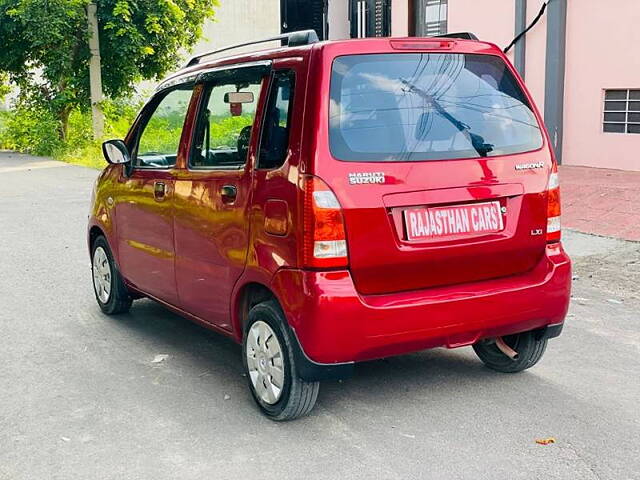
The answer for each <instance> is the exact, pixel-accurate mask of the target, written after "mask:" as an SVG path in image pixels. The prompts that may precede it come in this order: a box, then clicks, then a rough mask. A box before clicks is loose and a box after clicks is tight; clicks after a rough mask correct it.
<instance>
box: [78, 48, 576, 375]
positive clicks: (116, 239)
mask: <svg viewBox="0 0 640 480" xmlns="http://www.w3.org/2000/svg"><path fill="white" fill-rule="evenodd" d="M442 51H446V52H447V53H475V54H483V55H493V56H497V57H500V58H502V59H503V60H504V61H505V63H506V64H507V65H508V68H509V69H510V70H511V71H512V73H513V74H514V76H515V78H516V79H517V81H518V83H519V84H520V86H521V88H522V89H523V91H524V92H525V95H526V96H527V99H528V100H529V102H530V104H531V105H534V104H533V101H532V99H531V97H530V95H529V93H528V92H527V90H526V88H525V87H524V85H523V84H522V81H521V80H520V77H519V76H518V75H517V73H516V72H515V71H514V70H513V67H511V65H510V64H509V62H508V60H507V59H506V57H505V56H504V55H503V54H502V52H501V51H500V50H499V49H498V48H497V47H496V46H494V45H491V44H488V43H484V42H477V41H466V40H451V39H447V40H438V41H430V40H428V39H392V40H390V39H364V40H350V41H342V42H322V43H319V44H315V45H312V46H305V47H295V48H281V49H277V50H271V51H265V52H257V53H253V54H245V55H239V56H235V57H230V58H227V59H224V60H219V61H217V62H215V63H209V64H204V65H197V66H195V67H190V68H189V69H186V70H184V71H182V72H179V73H178V74H176V75H174V76H173V77H170V78H169V79H168V81H170V80H172V79H174V80H175V79H178V78H180V77H182V76H184V75H188V74H192V73H195V72H198V71H201V70H206V69H211V68H213V67H223V66H225V65H235V64H239V63H247V62H256V61H261V60H271V61H272V62H273V64H272V68H273V69H274V70H277V69H286V70H293V71H295V74H296V79H295V91H294V92H295V93H294V99H293V118H294V119H295V120H294V122H293V124H292V127H291V131H290V134H289V149H288V152H287V160H286V161H285V163H284V165H283V166H282V167H280V168H276V169H272V170H259V169H256V165H257V160H256V159H257V150H258V148H259V142H260V135H259V133H257V132H260V130H261V128H260V127H261V118H262V112H263V110H264V108H265V103H266V99H265V97H266V95H265V92H266V91H268V86H269V80H268V79H265V80H264V83H263V93H262V94H261V95H260V99H259V100H258V101H259V103H258V109H257V114H256V124H255V126H254V132H253V134H252V139H251V143H250V147H249V154H248V159H247V163H246V166H245V167H244V169H240V170H236V171H233V172H230V171H207V172H200V171H191V170H189V169H188V168H187V161H186V158H187V152H189V151H190V150H189V149H190V148H191V138H192V130H193V127H194V124H195V116H196V107H197V105H198V103H199V102H200V97H201V95H202V89H201V88H200V87H198V86H196V88H195V90H194V95H193V98H192V101H191V106H190V109H189V113H188V115H187V119H186V121H185V127H184V131H183V136H182V143H181V147H180V152H179V154H178V159H177V163H176V165H175V168H172V169H170V170H168V171H166V172H158V171H145V172H136V171H135V170H134V173H133V174H132V175H131V176H127V175H126V173H125V169H124V167H123V166H122V165H111V166H109V167H107V169H106V170H105V172H103V174H102V175H101V177H100V178H99V181H98V182H97V190H96V192H94V196H95V201H94V202H93V207H92V215H91V218H90V224H89V225H90V231H91V232H92V234H95V230H91V229H96V228H99V229H100V230H101V231H103V232H104V233H105V235H106V237H107V240H108V241H109V244H110V245H111V246H112V250H113V252H114V256H115V259H116V262H117V263H118V265H119V268H120V269H121V272H122V273H123V275H124V277H125V279H126V281H127V283H128V285H129V286H130V287H131V288H133V289H135V290H137V291H139V292H140V293H142V294H145V295H149V296H151V297H153V298H155V299H157V300H159V301H161V302H163V303H164V304H166V305H168V306H169V307H170V308H172V309H173V310H175V311H178V312H179V313H181V314H183V315H185V316H188V317H189V318H191V319H193V320H195V321H197V322H199V323H201V324H204V325H207V326H208V327H210V328H213V329H215V330H217V331H220V332H223V333H225V334H227V335H230V336H232V337H233V338H235V339H236V340H237V341H241V339H242V329H243V326H242V320H243V312H242V308H243V304H242V299H243V294H244V292H245V291H246V289H247V288H249V287H250V286H253V285H261V286H263V287H264V288H267V289H269V290H270V291H271V292H272V293H273V295H274V296H275V297H276V298H277V299H278V301H279V302H280V305H281V307H282V309H283V311H284V313H285V315H286V317H287V319H288V321H289V324H290V326H291V328H292V330H293V331H294V332H295V334H296V336H297V338H298V340H299V343H300V346H301V347H302V350H303V352H304V353H305V354H306V356H307V357H308V358H309V359H310V360H311V361H313V362H316V363H321V364H335V363H343V362H354V361H360V360H368V359H373V358H380V357H384V356H388V355H396V354H401V353H406V352H411V351H415V350H419V349H424V348H430V347H437V346H446V347H456V346H461V345H469V344H472V343H474V342H476V341H478V340H479V339H482V338H485V337H493V336H500V335H506V334H510V333H516V332H521V331H527V330H532V329H538V328H544V327H545V326H548V325H556V324H561V323H562V322H563V320H564V317H565V315H566V311H567V308H568V302H569V297H570V282H571V267H570V261H569V259H568V257H567V255H566V254H565V253H564V251H563V249H562V246H561V244H560V243H553V244H547V242H546V239H545V236H544V235H532V234H531V232H532V231H534V230H540V229H545V228H546V224H547V184H548V179H549V174H550V172H551V171H552V169H553V167H554V163H555V159H554V156H553V152H552V149H551V148H550V143H549V139H548V135H547V134H546V132H544V129H543V132H544V133H543V140H544V141H543V146H542V147H541V148H540V149H538V150H535V151H531V152H526V153H520V154H516V155H504V156H496V157H488V158H472V159H454V160H442V161H425V162H410V163H409V162H384V163H380V162H366V161H363V162H351V161H348V162H347V161H340V160H337V159H335V158H334V157H333V156H332V154H331V151H330V148H329V108H328V104H329V84H330V78H331V67H332V63H333V61H334V59H335V58H336V57H337V56H341V55H352V54H363V53H411V52H442ZM533 110H534V113H535V116H536V118H537V119H538V122H539V124H540V125H542V119H541V117H540V114H539V112H538V111H537V110H536V109H535V107H533ZM139 121H140V120H138V121H136V123H135V124H134V126H133V127H132V132H133V131H135V129H136V128H137V125H138V123H139ZM133 141H134V138H133V134H131V133H130V135H129V136H128V138H127V139H126V142H127V143H128V144H131V142H133ZM523 163H525V164H529V163H536V164H538V163H541V164H542V167H541V168H539V169H536V170H524V171H518V170H516V168H515V166H516V164H523ZM381 170H383V171H384V173H385V177H386V180H387V181H386V182H385V183H384V184H381V185H367V186H359V185H351V184H349V182H348V177H349V173H351V172H354V171H357V172H378V171H381ZM302 174H312V175H316V176H318V177H320V178H322V179H323V180H324V181H325V182H326V183H327V184H328V185H329V187H330V188H331V189H332V190H333V192H334V193H335V195H336V197H337V198H338V200H339V202H340V204H341V207H342V212H343V215H344V220H345V228H346V237H347V243H348V255H349V266H348V268H344V269H343V268H340V269H334V270H326V271H322V270H320V271H316V270H310V269H307V270H305V269H303V268H302V260H301V248H300V244H301V241H302V238H303V237H304V234H305V232H304V231H303V221H302V215H303V209H302V207H301V205H302V193H301V189H300V176H301V175H302ZM147 175H151V177H150V178H146V176H147ZM158 175H160V177H157V176H158ZM157 178H162V180H163V181H165V182H166V183H167V185H168V186H169V190H168V195H167V198H166V199H165V200H164V201H162V202H155V201H153V191H152V189H153V182H154V181H157ZM229 184H231V185H234V186H236V187H237V189H238V199H237V200H236V202H234V203H233V204H227V203H225V202H223V201H222V200H221V197H220V194H219V193H220V189H221V187H222V186H225V185H229ZM108 198H111V199H112V200H113V202H114V204H115V205H109V204H108V203H107V199H108ZM489 200H490V201H499V202H500V205H501V206H502V207H504V209H505V213H504V222H505V229H504V230H502V231H500V232H498V233H491V234H480V235H476V236H469V237H465V238H455V237H450V238H447V237H445V238H441V239H438V240H430V241H423V242H409V241H407V240H405V239H403V237H402V234H401V231H402V210H403V209H404V208H406V207H412V206H435V205H458V204H465V203H470V202H479V201H489ZM132 201H133V202H134V203H135V205H129V204H128V202H129V203H130V202H132ZM90 237H91V235H90ZM151 272H152V273H153V274H151Z"/></svg>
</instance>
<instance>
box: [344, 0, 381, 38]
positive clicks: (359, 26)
mask: <svg viewBox="0 0 640 480" xmlns="http://www.w3.org/2000/svg"><path fill="white" fill-rule="evenodd" d="M349 20H350V22H351V38H365V37H388V36H389V35H390V34H391V0H350V7H349Z"/></svg>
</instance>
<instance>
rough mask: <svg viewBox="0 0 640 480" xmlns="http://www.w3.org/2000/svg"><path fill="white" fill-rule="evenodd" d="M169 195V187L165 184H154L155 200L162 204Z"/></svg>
mask: <svg viewBox="0 0 640 480" xmlns="http://www.w3.org/2000/svg"><path fill="white" fill-rule="evenodd" d="M166 193H167V186H166V185H165V183H164V182H153V198H155V199H156V200H157V201H159V202H161V201H162V200H164V197H165V195H166Z"/></svg>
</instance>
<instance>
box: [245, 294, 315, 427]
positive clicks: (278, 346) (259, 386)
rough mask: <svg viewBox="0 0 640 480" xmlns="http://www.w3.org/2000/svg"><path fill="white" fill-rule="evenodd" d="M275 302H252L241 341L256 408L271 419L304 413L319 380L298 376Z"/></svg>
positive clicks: (312, 401) (291, 417) (281, 318)
mask: <svg viewBox="0 0 640 480" xmlns="http://www.w3.org/2000/svg"><path fill="white" fill-rule="evenodd" d="M285 322H286V319H285V318H284V315H283V314H282V311H281V310H280V308H279V306H278V304H277V303H276V302H275V301H273V300H269V301H266V302H262V303H259V304H258V305H255V306H254V307H253V308H252V309H251V310H250V311H249V318H248V322H247V326H246V328H245V333H244V342H243V345H242V350H243V358H244V364H245V369H246V372H247V378H248V381H249V389H250V390H251V394H252V395H253V399H254V400H255V402H256V404H257V405H258V407H260V410H262V412H263V413H264V414H265V415H266V416H267V417H269V418H270V419H272V420H278V421H282V420H293V419H294V418H298V417H302V416H304V415H307V414H308V413H309V412H310V411H311V410H312V409H313V406H314V405H315V403H316V399H317V398H318V391H319V389H320V384H319V383H318V382H307V381H305V380H302V379H301V378H300V377H299V376H298V372H297V368H296V364H295V359H294V355H293V348H292V340H293V338H292V337H291V333H290V332H289V329H288V327H287V325H286V323H285Z"/></svg>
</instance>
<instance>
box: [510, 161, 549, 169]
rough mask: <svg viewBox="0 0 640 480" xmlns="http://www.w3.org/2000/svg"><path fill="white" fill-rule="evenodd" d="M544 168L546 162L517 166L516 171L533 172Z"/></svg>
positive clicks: (519, 164)
mask: <svg viewBox="0 0 640 480" xmlns="http://www.w3.org/2000/svg"><path fill="white" fill-rule="evenodd" d="M542 167H544V162H536V163H518V164H516V170H533V169H534V168H542Z"/></svg>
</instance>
